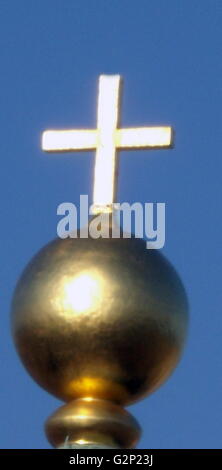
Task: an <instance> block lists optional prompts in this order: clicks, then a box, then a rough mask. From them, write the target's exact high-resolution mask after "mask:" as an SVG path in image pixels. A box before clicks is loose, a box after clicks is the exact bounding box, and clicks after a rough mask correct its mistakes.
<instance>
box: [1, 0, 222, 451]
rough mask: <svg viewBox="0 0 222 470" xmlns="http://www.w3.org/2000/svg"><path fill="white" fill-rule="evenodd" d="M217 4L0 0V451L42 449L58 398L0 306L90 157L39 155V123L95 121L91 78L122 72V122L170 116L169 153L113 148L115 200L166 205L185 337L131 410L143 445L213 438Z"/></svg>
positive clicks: (216, 396)
mask: <svg viewBox="0 0 222 470" xmlns="http://www.w3.org/2000/svg"><path fill="white" fill-rule="evenodd" d="M221 31H222V4H221V2H220V1H219V0H214V1H211V0H202V1H197V0H195V1H194V0H192V1H191V0H188V1H186V2H184V1H182V0H168V1H164V0H158V1H156V0H63V1H62V0H38V2H36V1H34V0H20V2H14V1H11V0H2V1H1V4H0V63H1V72H0V149H1V171H0V178H1V184H0V197H1V199H0V201H1V244H0V256H1V268H0V286H1V293H0V304H1V320H2V321H1V323H2V329H1V331H2V337H1V388H0V398H1V399H0V408H1V430H0V448H48V447H49V445H48V443H47V440H46V438H45V436H44V432H43V423H44V421H45V419H46V418H47V417H48V416H49V414H50V413H52V412H53V411H54V410H55V409H56V408H58V406H59V404H60V403H59V402H58V400H56V399H54V398H53V397H52V396H50V395H49V394H47V393H46V392H45V391H43V390H42V389H41V388H40V387H38V386H37V385H36V384H35V383H34V382H33V380H32V379H31V378H30V377H29V375H28V374H27V373H26V371H25V370H24V369H23V366H22V364H21V363H20V361H19V358H18V356H17V354H16V352H15V349H14V346H13V343H12V339H11V334H10V315H9V313H10V302H11V297H12V293H13V289H14V286H15V283H16V280H17V279H18V277H19V275H20V273H21V271H22V269H23V268H24V266H25V265H26V264H27V262H28V261H29V259H30V258H31V256H33V254H34V253H35V252H36V251H38V250H39V249H40V248H41V247H42V246H43V245H44V244H45V243H47V242H48V241H49V240H51V239H53V238H54V237H55V236H56V225H57V222H58V216H57V215H56V208H57V205H58V204H60V203H61V202H64V201H70V202H73V203H75V204H78V201H79V194H90V195H91V177H92V167H93V154H90V153H80V154H74V155H72V154H70V155H63V154H60V155H57V154H54V155H53V154H51V155H45V154H43V153H42V152H41V150H40V135H41V132H42V130H44V129H46V128H50V127H51V128H53V127H55V128H56V127H58V128H64V127H94V126H95V123H96V98H97V77H98V75H99V74H101V73H107V74H113V73H119V74H121V75H123V77H124V90H123V107H122V118H121V120H122V123H123V124H124V126H134V125H146V124H147V125H149V124H150V125H155V124H156V125H158V124H171V125H173V126H174V128H175V130H176V141H175V149H174V150H170V151H155V152H146V151H143V152H139V153H138V152H133V153H127V152H123V153H122V154H121V157H120V178H119V192H118V194H119V201H129V202H133V201H141V202H149V201H150V202H165V203H166V218H167V231H166V245H165V247H164V250H163V252H164V254H165V255H166V256H167V257H168V258H169V259H170V261H171V262H172V263H173V264H174V266H175V267H176V269H177V270H178V272H179V273H180V275H181V277H182V280H183V282H184V284H185V286H186V290H187V293H188V296H189V302H190V327H189V335H188V340H187V344H186V348H185V351H184V355H183V358H182V361H181V362H180V364H179V366H178V368H177V369H176V371H175V372H174V374H173V375H172V377H171V378H170V379H169V380H168V382H167V383H166V384H165V385H164V386H163V387H162V388H160V389H159V390H158V391H157V392H155V393H154V394H153V395H152V396H150V397H149V398H147V399H145V400H143V401H142V402H140V403H138V404H136V405H134V406H132V407H131V412H132V413H133V414H134V415H135V417H136V418H137V419H138V420H139V422H140V424H141V426H142V428H143V437H142V439H141V441H140V447H141V448H147V447H148V448H220V447H221V427H222V410H221V389H222V378H221V377H222V374H221V362H222V361H221V357H222V348H221V344H222V341H221V336H222V325H221V304H222V299H221V276H222V272H221V229H222V216H221V207H220V204H221V172H222V164H221V160H222V159H221V148H222V141H221V140H222V139H221V135H222V133H221V120H222V93H221V90H222V86H221V80H222V76H221V72H222V60H221V43H222V33H221Z"/></svg>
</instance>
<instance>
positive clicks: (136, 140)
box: [115, 127, 173, 149]
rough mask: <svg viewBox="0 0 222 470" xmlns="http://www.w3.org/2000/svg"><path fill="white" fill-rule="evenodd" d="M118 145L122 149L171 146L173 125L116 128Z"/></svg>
mask: <svg viewBox="0 0 222 470" xmlns="http://www.w3.org/2000/svg"><path fill="white" fill-rule="evenodd" d="M115 140H116V147H117V148H120V149H121V148H122V149H130V148H131V149H135V148H149V147H151V148H155V147H156V148H158V147H160V148H161V147H171V146H172V143H173V142H172V141H173V136H172V128H171V127H135V128H127V129H117V130H116V139H115Z"/></svg>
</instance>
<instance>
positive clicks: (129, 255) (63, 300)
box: [12, 238, 187, 404]
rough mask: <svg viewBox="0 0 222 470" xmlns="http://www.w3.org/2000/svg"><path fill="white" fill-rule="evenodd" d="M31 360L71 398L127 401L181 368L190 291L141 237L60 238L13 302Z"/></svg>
mask: <svg viewBox="0 0 222 470" xmlns="http://www.w3.org/2000/svg"><path fill="white" fill-rule="evenodd" d="M12 321H13V335H14V340H15V343H16V347H17V349H18V352H19V354H20V356H21V359H22V361H23V363H24V364H25V366H26V368H27V369H28V371H29V372H30V374H31V375H32V376H33V378H34V379H35V380H36V381H37V382H38V383H39V384H40V385H41V386H42V387H44V388H45V389H46V390H48V391H49V392H51V393H52V394H54V395H56V396H57V397H59V398H61V399H64V400H67V401H69V400H72V399H75V398H82V397H95V398H102V399H110V400H111V401H113V402H116V403H123V404H129V403H132V402H135V401H136V400H138V399H139V398H140V397H142V396H144V395H146V394H148V393H150V392H152V391H153V390H154V389H155V388H156V387H158V386H159V385H160V384H161V383H162V382H163V381H164V380H165V379H166V378H167V377H168V375H169V374H170V373H171V371H172V370H173V368H174V367H175V365H176V363H177V361H178V359H179V357H180V353H181V349H182V346H183V343H184V338H185V334H186V325H187V299H186V294H185V292H184V289H183V287H182V284H181V282H180V280H179V278H178V276H177V274H176V272H175V270H174V269H173V267H172V266H171V265H170V264H169V262H168V261H167V260H166V258H165V257H163V255H162V254H161V253H160V252H159V251H158V250H147V249H146V248H145V242H144V241H143V240H140V239H123V238H121V239H97V240H95V239H92V238H89V239H65V240H61V239H57V240H55V241H53V242H51V243H49V244H48V245H47V246H46V247H44V248H43V249H42V250H41V251H40V252H39V253H38V254H37V255H36V256H35V257H34V258H33V260H32V261H31V262H30V264H29V265H28V267H27V268H26V269H25V271H24V273H23V275H22V277H21V279H20V280H19V282H18V285H17V288H16V291H15V295H14V299H13V305H12Z"/></svg>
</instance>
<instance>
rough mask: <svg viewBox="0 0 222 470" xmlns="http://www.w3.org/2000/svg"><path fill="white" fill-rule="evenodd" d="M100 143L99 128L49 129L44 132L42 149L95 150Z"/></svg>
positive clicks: (51, 150) (57, 150)
mask: <svg viewBox="0 0 222 470" xmlns="http://www.w3.org/2000/svg"><path fill="white" fill-rule="evenodd" d="M97 145H98V132H97V130H91V129H81V130H78V129H76V130H49V131H45V132H43V136H42V149H43V150H45V151H46V152H70V151H72V152H73V151H74V150H95V149H96V148H97Z"/></svg>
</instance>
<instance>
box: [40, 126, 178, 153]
mask: <svg viewBox="0 0 222 470" xmlns="http://www.w3.org/2000/svg"><path fill="white" fill-rule="evenodd" d="M113 137H114V145H115V147H116V148H117V149H136V148H138V149H139V148H141V149H142V148H155V147H156V148H161V147H163V148H165V147H171V146H172V143H173V136H172V128H171V127H135V128H133V127H132V128H126V129H116V130H115V132H114V136H113ZM99 141H100V133H99V131H98V130H97V129H95V130H91V129H81V130H78V129H76V130H49V131H45V132H44V133H43V137H42V149H43V150H45V151H46V152H55V151H57V152H68V151H72V152H73V151H75V150H95V149H96V148H97V147H98V144H99Z"/></svg>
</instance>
